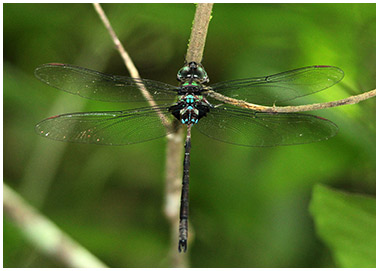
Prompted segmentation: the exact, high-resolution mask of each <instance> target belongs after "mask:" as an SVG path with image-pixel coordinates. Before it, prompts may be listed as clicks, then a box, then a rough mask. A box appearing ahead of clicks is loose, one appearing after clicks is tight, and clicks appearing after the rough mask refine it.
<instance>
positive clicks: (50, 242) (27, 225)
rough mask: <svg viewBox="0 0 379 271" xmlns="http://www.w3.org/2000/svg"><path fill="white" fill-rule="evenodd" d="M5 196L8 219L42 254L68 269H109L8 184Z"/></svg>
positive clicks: (4, 203) (4, 190) (5, 209)
mask: <svg viewBox="0 0 379 271" xmlns="http://www.w3.org/2000/svg"><path fill="white" fill-rule="evenodd" d="M3 197H4V200H3V207H4V213H5V214H6V218H7V219H10V220H12V222H13V223H14V224H15V225H17V226H18V227H19V228H20V229H21V232H22V233H23V234H24V236H25V238H26V239H27V240H29V241H30V242H31V243H32V244H33V245H34V246H35V247H36V248H37V249H38V250H39V251H40V252H41V253H43V254H45V255H48V256H50V257H52V258H54V259H59V260H60V261H61V262H62V263H63V264H64V265H65V266H67V267H73V268H88V267H91V268H105V267H107V266H106V265H105V264H104V263H102V262H101V261H100V260H99V259H97V258H96V257H95V256H94V255H92V254H91V253H90V252H89V251H88V250H87V249H85V248H84V247H82V246H81V245H80V244H79V243H77V242H76V241H74V240H73V239H72V238H71V237H70V236H69V235H67V234H66V233H64V232H63V231H62V230H61V229H60V228H59V227H58V226H57V225H55V224H54V223H53V222H51V221H50V220H49V219H48V218H46V217H44V216H43V215H42V214H41V213H39V212H38V211H37V210H36V209H34V208H33V207H31V206H30V205H29V204H28V203H26V202H25V201H24V200H23V199H22V198H21V196H19V195H18V194H17V193H16V192H15V191H13V190H12V189H11V188H10V187H9V186H8V185H6V184H5V183H4V184H3Z"/></svg>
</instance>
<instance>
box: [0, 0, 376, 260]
mask: <svg viewBox="0 0 379 271" xmlns="http://www.w3.org/2000/svg"><path fill="white" fill-rule="evenodd" d="M103 8H104V9H105V11H106V13H107V15H108V17H109V19H110V22H111V23H112V24H113V27H114V29H115V31H116V33H117V34H118V36H119V38H120V40H121V41H122V42H123V44H124V46H125V48H126V50H127V51H128V52H129V54H130V55H131V57H132V58H133V60H134V62H135V65H136V66H137V68H138V69H139V72H140V74H141V77H142V78H148V79H153V80H158V81H162V82H166V83H170V84H174V85H176V84H177V82H176V72H177V70H178V69H179V68H181V66H182V65H183V63H184V57H185V54H186V50H187V44H188V39H189V35H190V31H191V25H192V20H193V16H194V12H195V5H193V4H104V5H103ZM375 20H376V18H375V4H215V5H214V7H213V14H212V20H211V22H210V27H209V30H208V38H207V43H206V47H205V52H204V59H203V65H204V67H205V68H206V70H207V72H208V75H209V77H210V80H211V83H215V82H219V81H224V80H231V79H238V78H246V77H256V76H264V75H270V74H274V73H278V72H282V71H286V70H291V69H294V68H300V67H304V66H309V65H333V66H337V67H339V68H341V69H342V70H344V72H345V78H344V79H343V81H342V82H341V83H339V84H338V85H336V86H334V87H332V88H330V89H328V90H326V91H323V92H321V93H318V94H316V95H313V96H314V97H313V99H314V100H312V102H314V101H317V102H325V101H333V100H337V99H343V98H346V97H348V96H350V95H356V94H359V93H362V92H366V91H369V90H372V89H374V88H375V75H376V70H375V67H376V66H375V65H376V62H375V58H376V56H375V33H376V29H375V28H376V25H375ZM3 30H4V62H3V68H4V95H3V98H4V127H3V129H4V182H5V183H6V184H8V185H9V186H11V187H12V188H13V189H15V190H16V191H17V192H19V193H20V194H21V195H22V196H23V197H24V199H26V200H27V201H28V202H29V203H31V205H33V206H35V207H36V208H37V209H38V210H40V211H41V213H43V214H44V215H46V216H47V217H48V218H49V219H51V220H52V221H54V222H55V223H56V224H57V225H58V226H59V227H60V228H61V229H63V230H64V231H65V232H66V233H68V234H69V235H70V236H72V237H73V238H74V239H75V240H77V241H78V242H79V243H80V244H82V245H83V246H85V247H86V248H87V249H88V250H90V251H91V252H92V253H94V254H95V255H96V256H97V257H98V258H99V259H101V260H102V261H104V262H105V263H106V264H107V265H109V266H111V267H168V266H169V258H168V256H167V255H168V249H169V244H170V230H169V223H168V222H167V221H166V220H165V216H164V214H163V204H164V174H165V172H164V170H165V160H164V158H165V139H164V138H163V139H159V140H155V141H151V142H146V143H141V144H136V145H130V146H124V147H111V146H97V145H81V144H70V143H63V142H55V141H51V140H47V139H44V138H42V137H39V136H38V135H37V134H36V133H35V131H34V125H35V124H36V123H37V122H39V121H41V120H42V119H44V118H47V117H49V116H52V115H57V114H62V113H69V112H84V111H96V110H98V111H104V110H115V109H127V108H133V107H139V106H143V105H141V104H110V103H105V102H97V101H90V100H85V99H82V98H80V97H78V96H74V95H70V94H67V93H64V92H62V91H58V90H57V89H54V88H51V87H48V86H47V85H45V84H43V83H41V82H39V81H38V80H37V79H36V78H35V77H34V75H33V71H34V69H35V68H36V67H37V66H38V65H40V64H43V63H49V62H60V63H70V64H74V65H78V66H83V67H87V68H90V69H94V70H99V71H102V72H105V73H112V74H118V75H128V72H127V71H126V69H125V67H124V65H123V62H122V60H121V58H120V56H119V55H118V53H117V52H116V50H115V49H114V46H113V43H112V42H111V40H110V38H109V36H108V33H107V32H106V30H105V28H104V26H103V25H102V23H101V22H100V20H99V18H98V16H97V14H96V13H95V11H94V8H93V7H92V5H90V4H4V29H3ZM312 113H313V114H317V115H318V116H322V117H324V118H328V119H330V120H332V121H333V122H335V123H336V124H337V125H338V126H339V133H338V134H337V136H336V137H334V138H332V139H330V140H328V141H324V142H319V143H314V144H309V145H299V146H289V147H288V146H287V147H274V148H247V147H240V146H234V145H228V144H224V143H221V142H218V141H214V140H212V139H210V138H207V137H204V136H203V135H201V134H200V133H198V132H197V131H196V129H195V130H194V131H193V140H192V151H191V185H190V220H191V223H192V227H193V229H192V234H193V235H194V242H193V243H192V246H190V248H189V262H190V266H192V267H334V266H335V264H334V262H333V259H332V256H331V253H330V251H329V250H328V249H327V248H326V246H325V245H324V244H323V243H322V242H321V241H320V239H319V238H318V237H317V235H316V232H315V229H314V224H313V221H312V219H311V216H310V214H309V211H308V205H309V201H310V196H311V190H312V187H313V185H315V184H316V183H323V184H326V185H329V186H332V187H335V188H339V189H341V190H344V191H349V192H354V193H361V194H366V195H375V99H371V100H368V101H364V102H361V103H360V104H356V105H349V106H343V107H338V108H332V109H327V110H322V111H317V112H312ZM3 234H4V243H3V244H4V245H3V247H4V266H5V267H64V266H62V264H61V263H60V262H58V261H56V260H54V259H50V258H47V257H46V256H44V255H42V254H40V253H39V252H38V251H36V250H35V248H34V247H33V246H32V245H30V244H29V243H28V242H26V241H25V239H24V238H23V236H22V235H21V234H20V232H19V230H18V229H17V228H16V227H15V226H14V225H13V224H12V223H11V222H10V221H9V220H8V219H7V217H4V232H3Z"/></svg>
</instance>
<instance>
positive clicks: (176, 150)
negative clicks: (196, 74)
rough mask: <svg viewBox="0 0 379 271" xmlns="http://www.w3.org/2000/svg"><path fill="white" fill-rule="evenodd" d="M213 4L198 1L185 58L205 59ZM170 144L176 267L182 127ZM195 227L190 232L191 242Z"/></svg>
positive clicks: (177, 262) (176, 260) (176, 262)
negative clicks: (204, 54)
mask: <svg viewBox="0 0 379 271" xmlns="http://www.w3.org/2000/svg"><path fill="white" fill-rule="evenodd" d="M212 6H213V4H198V5H197V8H196V13H195V18H194V22H193V25H192V32H191V38H190V42H189V45H188V49H187V56H186V61H187V62H191V61H195V62H198V63H200V62H201V60H202V55H203V50H204V46H205V40H206V35H207V29H208V24H209V20H210V15H211V11H212ZM170 139H171V140H169V141H168V143H167V151H166V162H167V164H166V204H165V213H166V216H167V218H168V220H169V221H170V224H171V236H172V241H171V249H170V251H171V255H170V256H171V262H172V265H173V266H175V267H185V266H187V261H188V253H180V254H179V253H178V225H179V216H178V213H179V207H180V200H179V199H180V193H181V183H182V172H181V169H182V165H181V161H182V157H183V150H184V149H183V129H181V130H180V133H175V134H172V137H171V138H170ZM191 236H193V230H191V234H190V235H189V240H188V241H189V244H190V243H191V240H193V238H191Z"/></svg>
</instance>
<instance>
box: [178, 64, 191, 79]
mask: <svg viewBox="0 0 379 271" xmlns="http://www.w3.org/2000/svg"><path fill="white" fill-rule="evenodd" d="M189 72H190V68H189V67H183V68H181V69H180V70H179V71H178V75H177V79H178V80H179V81H182V80H184V79H186V78H187V77H188V76H189Z"/></svg>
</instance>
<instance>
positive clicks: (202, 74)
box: [194, 67, 208, 82]
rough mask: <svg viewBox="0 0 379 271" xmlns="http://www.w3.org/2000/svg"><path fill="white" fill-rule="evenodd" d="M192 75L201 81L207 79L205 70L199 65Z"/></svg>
mask: <svg viewBox="0 0 379 271" xmlns="http://www.w3.org/2000/svg"><path fill="white" fill-rule="evenodd" d="M194 77H196V78H197V79H198V80H199V81H201V82H206V81H207V80H208V75H207V73H206V71H205V70H204V69H203V68H201V67H198V68H197V69H196V70H195V73H194Z"/></svg>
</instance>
